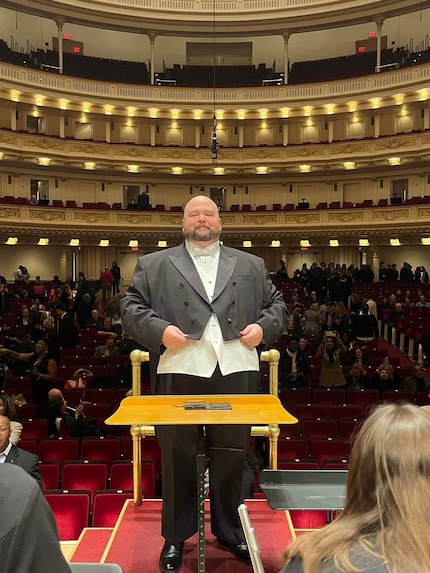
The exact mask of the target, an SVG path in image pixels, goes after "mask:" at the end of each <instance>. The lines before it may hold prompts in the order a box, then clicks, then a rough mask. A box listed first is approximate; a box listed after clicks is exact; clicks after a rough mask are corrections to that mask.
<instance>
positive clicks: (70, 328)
mask: <svg viewBox="0 0 430 573" xmlns="http://www.w3.org/2000/svg"><path fill="white" fill-rule="evenodd" d="M55 311H56V313H57V342H58V346H59V348H74V347H75V346H76V345H77V344H78V329H77V328H76V325H75V322H74V320H73V318H72V317H71V316H70V315H69V314H68V313H67V312H66V307H65V306H64V305H63V304H61V303H57V304H56V305H55Z"/></svg>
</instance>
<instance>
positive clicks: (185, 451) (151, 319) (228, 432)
mask: <svg viewBox="0 0 430 573" xmlns="http://www.w3.org/2000/svg"><path fill="white" fill-rule="evenodd" d="M182 232H183V235H184V238H185V242H184V243H183V244H181V245H180V246H177V247H173V248H171V249H167V250H164V251H159V252H155V253H150V254H148V255H145V256H143V257H141V258H139V260H138V263H137V265H136V269H135V272H134V275H133V281H132V285H131V286H130V288H129V290H128V291H127V293H126V295H125V297H124V298H123V300H122V301H121V310H122V325H123V328H124V330H125V332H126V333H127V334H128V335H130V336H132V337H133V338H134V339H135V340H136V341H137V342H139V343H140V344H141V345H142V346H144V347H146V348H148V349H149V351H150V353H151V369H152V374H153V375H152V379H151V383H152V388H153V391H155V392H156V393H158V394H196V395H199V394H245V393H256V392H257V391H258V377H259V359H258V353H257V350H256V348H257V346H259V345H260V344H261V343H262V342H263V340H264V344H265V345H266V346H268V345H270V344H272V342H274V341H275V340H276V339H277V338H278V337H279V336H280V335H281V334H282V332H283V331H284V330H285V328H286V323H287V314H286V306H285V302H284V300H283V298H282V295H281V293H280V292H279V291H277V290H276V288H275V287H274V286H273V284H272V281H271V280H270V277H269V276H268V273H267V271H266V268H265V266H264V261H263V260H262V259H260V258H259V257H256V256H254V255H251V254H249V253H245V252H243V251H239V250H237V249H232V248H229V247H225V246H223V245H221V244H220V241H219V238H220V234H221V219H220V217H219V212H218V209H217V205H216V204H215V203H214V202H213V201H211V200H210V199H209V198H208V197H204V196H197V197H194V198H193V199H191V200H190V201H189V202H188V203H187V205H186V206H185V209H184V217H183V229H182ZM155 374H156V375H155ZM249 435H250V428H249V426H238V425H220V426H210V425H209V426H206V445H207V450H208V457H209V476H210V501H211V526H212V532H213V534H214V535H215V537H216V538H217V539H218V542H219V543H220V544H221V545H222V546H224V547H226V548H227V549H228V550H229V551H231V552H232V553H233V554H234V555H235V556H236V557H237V558H239V559H241V560H243V561H246V562H248V563H249V552H248V548H247V546H246V543H245V540H244V536H243V531H242V528H241V525H240V520H239V516H238V512H237V507H238V505H239V504H240V503H241V501H242V499H241V487H242V477H243V467H244V464H245V455H246V450H247V448H248V445H249ZM157 438H158V440H159V443H160V447H161V455H162V471H163V512H162V536H163V537H164V539H165V543H164V546H163V549H162V551H161V555H160V562H159V565H160V569H161V571H162V572H163V573H175V572H176V571H178V569H179V568H180V566H181V564H182V553H183V546H184V541H185V540H186V539H188V538H189V537H191V536H192V535H193V534H194V533H195V532H196V530H197V509H198V508H197V479H196V464H195V458H196V451H197V446H196V444H197V428H196V426H193V425H189V426H159V427H157Z"/></svg>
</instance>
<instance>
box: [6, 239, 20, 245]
mask: <svg viewBox="0 0 430 573" xmlns="http://www.w3.org/2000/svg"><path fill="white" fill-rule="evenodd" d="M17 243H18V237H9V238H8V240H7V241H6V242H5V245H16V244H17Z"/></svg>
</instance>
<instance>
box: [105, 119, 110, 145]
mask: <svg viewBox="0 0 430 573" xmlns="http://www.w3.org/2000/svg"><path fill="white" fill-rule="evenodd" d="M110 124H111V119H110V116H108V117H107V118H106V123H105V139H106V143H110V133H111V128H110V127H111V125H110Z"/></svg>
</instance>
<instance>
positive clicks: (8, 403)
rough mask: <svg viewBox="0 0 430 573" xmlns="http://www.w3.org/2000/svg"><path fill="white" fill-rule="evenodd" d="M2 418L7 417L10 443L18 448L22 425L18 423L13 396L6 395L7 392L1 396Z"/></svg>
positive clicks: (0, 410) (0, 411)
mask: <svg viewBox="0 0 430 573" xmlns="http://www.w3.org/2000/svg"><path fill="white" fill-rule="evenodd" d="M0 416H5V417H6V418H8V419H9V424H10V435H9V441H10V442H11V444H13V445H14V446H16V445H17V444H18V442H19V440H20V439H21V434H22V424H20V423H19V422H17V421H16V418H17V415H16V408H15V404H14V403H13V401H12V398H11V396H9V394H6V392H2V393H1V394H0Z"/></svg>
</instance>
